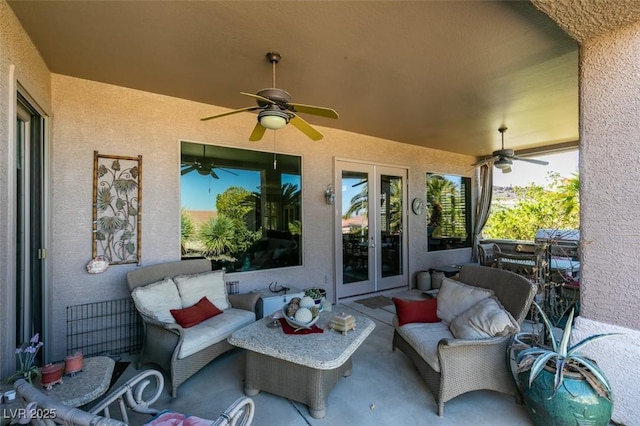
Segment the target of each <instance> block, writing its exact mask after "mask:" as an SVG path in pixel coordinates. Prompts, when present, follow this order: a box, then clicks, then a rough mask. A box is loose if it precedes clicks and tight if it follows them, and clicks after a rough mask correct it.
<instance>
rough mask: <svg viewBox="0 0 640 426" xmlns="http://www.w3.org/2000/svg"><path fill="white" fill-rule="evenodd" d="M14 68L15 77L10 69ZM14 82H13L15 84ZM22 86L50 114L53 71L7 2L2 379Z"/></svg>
mask: <svg viewBox="0 0 640 426" xmlns="http://www.w3.org/2000/svg"><path fill="white" fill-rule="evenodd" d="M12 67H13V70H14V72H13V75H12V73H11V72H10V69H11V68H12ZM12 80H13V81H12ZM16 82H17V83H19V84H21V85H22V87H24V88H25V90H26V91H27V92H28V93H29V95H30V96H31V97H32V98H33V99H34V100H35V101H36V102H37V103H38V105H39V106H40V108H42V109H43V110H44V112H49V111H50V104H51V86H50V76H49V70H48V69H47V67H46V65H45V64H44V62H43V61H42V58H40V56H39V54H38V51H37V50H36V49H35V47H34V46H33V44H32V43H31V40H30V39H29V37H28V36H27V35H26V33H25V32H24V31H23V30H22V27H21V26H20V23H19V22H18V20H17V18H16V17H15V15H14V14H13V11H12V10H11V8H10V7H9V6H8V5H7V3H6V2H5V1H0V324H1V326H0V377H3V376H5V375H6V374H7V373H9V372H10V370H11V369H13V363H14V358H15V353H14V344H15V332H14V329H15V318H14V317H15V312H14V310H13V309H12V306H13V304H15V301H14V300H15V299H14V296H13V286H14V278H13V273H12V267H11V266H12V263H13V262H14V261H15V259H14V257H13V253H14V251H15V239H14V238H15V237H14V236H13V234H12V233H11V230H12V229H13V228H14V227H15V226H14V225H15V223H14V219H13V218H12V216H11V212H12V210H10V208H11V206H12V204H11V203H10V202H9V200H10V197H12V193H11V187H12V186H13V185H14V183H13V181H12V179H11V178H10V174H11V173H13V172H14V171H15V170H14V167H15V166H14V165H13V163H12V159H11V157H12V156H13V150H12V149H10V141H13V137H12V136H13V135H12V134H11V133H12V132H13V127H12V124H13V123H14V122H15V116H13V115H10V112H11V111H15V109H14V106H15V104H14V102H15V83H16Z"/></svg>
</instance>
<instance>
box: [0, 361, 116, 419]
mask: <svg viewBox="0 0 640 426" xmlns="http://www.w3.org/2000/svg"><path fill="white" fill-rule="evenodd" d="M115 364H116V363H115V361H114V360H112V359H111V358H109V357H107V356H96V357H90V358H85V359H84V364H83V367H82V371H80V372H78V373H75V374H74V375H73V376H63V378H62V380H63V381H62V383H57V384H55V385H53V387H52V388H51V389H49V390H48V389H46V388H43V387H42V384H41V379H40V377H38V378H36V379H35V380H34V381H33V386H34V387H35V388H37V389H39V390H40V392H42V393H43V394H45V395H47V396H48V397H50V398H52V399H54V400H56V401H58V402H60V403H62V404H65V405H68V406H70V407H80V406H81V405H85V404H88V403H89V402H91V401H94V400H96V399H97V398H99V397H100V396H102V395H103V394H104V393H105V392H107V390H108V389H109V384H110V383H111V376H112V374H113V368H114V367H115ZM17 408H23V406H22V403H21V402H20V401H19V400H18V399H17V398H16V399H15V400H14V401H12V402H10V403H3V404H0V425H5V424H9V423H8V422H10V420H11V418H10V417H9V416H10V413H11V412H12V410H15V409H17Z"/></svg>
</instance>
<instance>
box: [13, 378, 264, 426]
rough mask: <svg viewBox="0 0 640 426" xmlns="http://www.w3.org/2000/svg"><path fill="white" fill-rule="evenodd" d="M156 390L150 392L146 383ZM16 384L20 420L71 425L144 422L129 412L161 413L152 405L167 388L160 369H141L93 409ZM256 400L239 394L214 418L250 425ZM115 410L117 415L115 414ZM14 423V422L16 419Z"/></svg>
mask: <svg viewBox="0 0 640 426" xmlns="http://www.w3.org/2000/svg"><path fill="white" fill-rule="evenodd" d="M149 385H151V386H152V387H151V388H150V389H151V390H152V391H153V392H149V391H148V390H147V387H148V386H149ZM14 388H15V389H16V393H17V394H18V399H19V402H20V403H21V405H23V407H24V408H26V409H25V410H14V413H15V416H16V418H14V419H13V420H16V421H17V422H18V423H19V424H33V425H45V426H49V425H56V424H64V425H69V426H127V425H131V424H141V423H142V422H143V421H144V420H141V419H139V418H136V419H135V420H131V421H130V420H129V414H130V413H129V412H131V413H140V414H146V415H148V419H149V421H151V420H152V418H151V416H154V415H156V414H158V413H159V410H158V409H155V408H151V404H153V403H154V402H155V401H156V400H157V399H158V398H159V397H160V395H161V394H162V391H163V389H164V377H163V375H162V373H160V372H159V371H157V370H153V369H149V370H145V371H142V372H141V373H138V374H137V375H136V376H135V377H133V378H131V379H129V380H128V381H127V382H126V383H125V384H123V385H122V386H120V387H119V388H117V389H116V390H114V391H113V392H111V393H110V394H109V395H108V396H107V397H105V398H104V399H103V400H102V401H101V402H100V403H98V404H97V405H96V406H95V407H93V409H91V411H84V410H82V409H80V408H74V407H69V406H67V405H64V404H61V403H59V402H57V401H54V400H53V399H51V398H50V397H48V396H47V395H45V394H44V393H42V392H40V390H38V389H36V388H35V387H33V386H32V385H31V384H29V383H27V382H26V381H25V380H24V379H20V380H17V381H16V382H15V383H14ZM254 409H255V407H254V403H253V400H252V399H251V398H247V397H244V396H243V397H240V398H238V399H237V400H236V401H235V402H234V403H233V404H232V405H231V406H230V407H229V408H228V409H227V410H226V411H225V412H224V413H223V414H222V415H220V416H219V417H218V418H217V419H216V420H215V421H211V424H212V425H214V426H225V425H236V426H249V425H250V424H251V422H252V421H253V415H254ZM112 411H113V414H114V415H115V417H112ZM11 424H14V423H13V422H12V423H11Z"/></svg>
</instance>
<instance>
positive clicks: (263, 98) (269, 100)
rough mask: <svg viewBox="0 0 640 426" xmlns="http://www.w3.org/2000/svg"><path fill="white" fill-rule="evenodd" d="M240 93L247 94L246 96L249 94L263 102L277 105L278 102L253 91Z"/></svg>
mask: <svg viewBox="0 0 640 426" xmlns="http://www.w3.org/2000/svg"><path fill="white" fill-rule="evenodd" d="M240 94H241V95H245V96H249V97H250V98H254V99H258V100H260V101H262V102H266V103H268V104H271V105H275V104H276V103H275V102H273V101H272V100H271V99H269V98H265V97H264V96H260V95H254V94H253V93H247V92H240Z"/></svg>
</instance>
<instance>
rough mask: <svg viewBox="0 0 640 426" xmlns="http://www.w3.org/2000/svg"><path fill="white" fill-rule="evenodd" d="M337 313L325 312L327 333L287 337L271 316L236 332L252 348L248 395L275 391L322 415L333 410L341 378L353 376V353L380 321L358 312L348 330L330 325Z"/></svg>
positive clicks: (322, 323)
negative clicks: (329, 400) (332, 398)
mask: <svg viewBox="0 0 640 426" xmlns="http://www.w3.org/2000/svg"><path fill="white" fill-rule="evenodd" d="M332 316H333V314H332V313H330V312H324V313H322V314H321V315H320V319H319V320H318V322H317V323H316V325H317V326H318V327H320V328H322V329H323V330H324V333H319V334H306V335H287V334H285V333H284V332H283V331H282V330H281V329H280V328H271V327H268V324H269V323H270V322H271V321H270V319H269V318H263V319H262V320H260V321H256V322H255V323H253V324H251V325H248V326H247V327H245V328H243V329H240V330H238V331H236V332H234V333H233V334H232V335H231V337H230V338H229V343H231V344H232V345H235V346H238V347H241V348H244V349H246V350H247V353H246V357H247V361H246V362H247V365H246V377H245V388H244V390H245V394H246V395H247V396H254V395H256V394H257V393H258V392H260V391H265V392H269V393H272V394H274V395H279V396H282V397H285V398H289V399H292V400H294V401H298V402H302V403H304V404H307V405H308V406H309V413H310V414H311V416H312V417H314V418H316V419H321V418H323V417H325V416H326V414H327V397H328V396H329V393H330V392H331V390H332V389H333V388H334V387H335V386H336V384H337V383H338V380H339V379H340V377H346V376H349V375H350V374H351V366H352V361H351V356H352V355H353V353H354V352H355V351H356V349H358V347H359V346H360V345H361V344H362V342H364V339H365V338H366V337H367V336H368V335H369V334H371V332H372V331H373V329H374V327H375V324H374V323H373V321H371V320H370V319H368V318H366V317H362V316H355V318H356V328H355V330H351V331H349V332H347V333H346V334H344V335H343V334H342V333H340V332H338V331H333V330H331V329H330V328H329V322H330V321H331V318H332Z"/></svg>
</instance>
